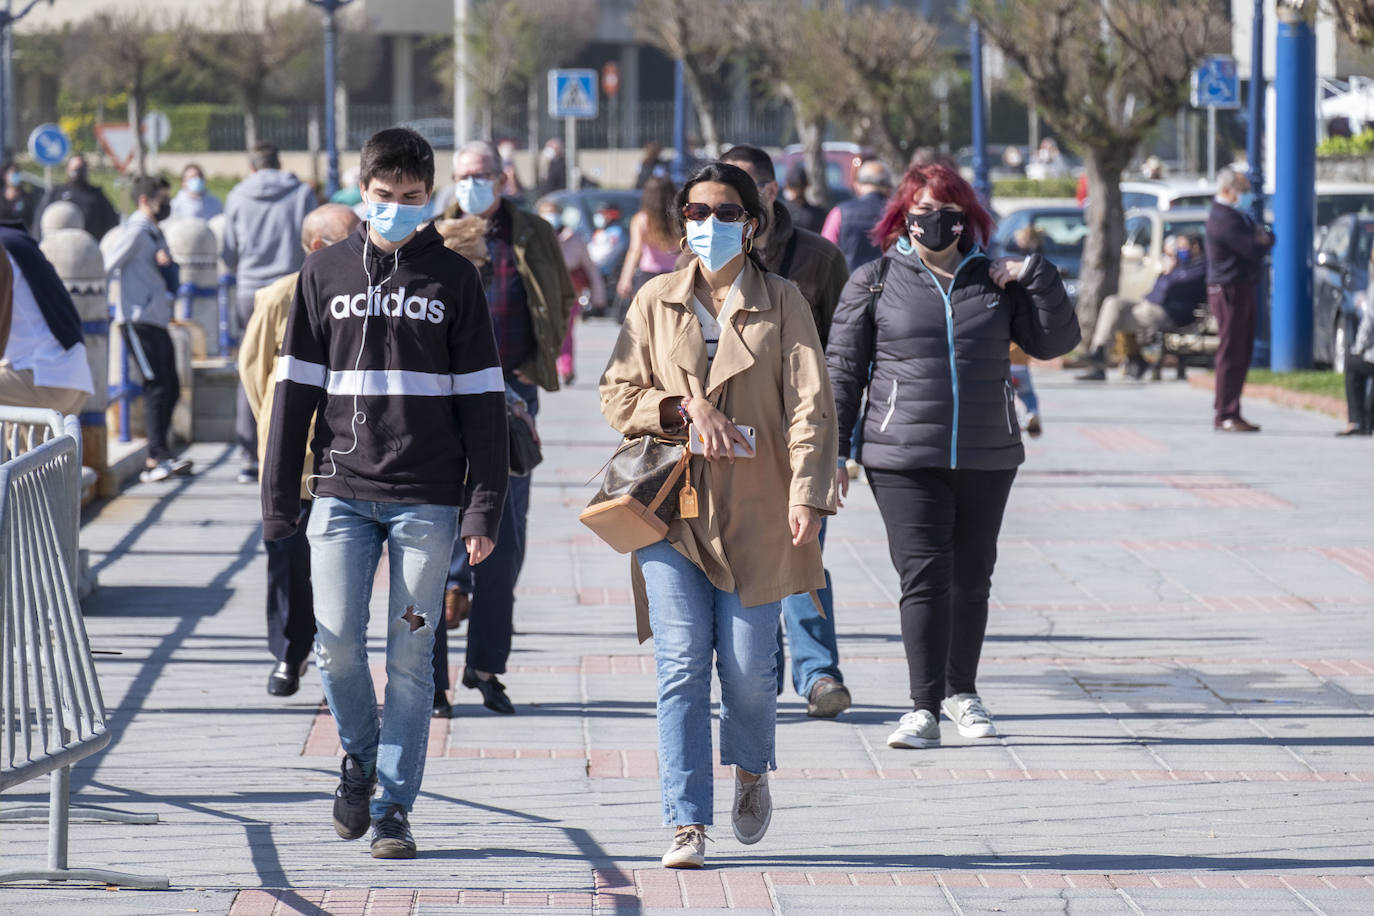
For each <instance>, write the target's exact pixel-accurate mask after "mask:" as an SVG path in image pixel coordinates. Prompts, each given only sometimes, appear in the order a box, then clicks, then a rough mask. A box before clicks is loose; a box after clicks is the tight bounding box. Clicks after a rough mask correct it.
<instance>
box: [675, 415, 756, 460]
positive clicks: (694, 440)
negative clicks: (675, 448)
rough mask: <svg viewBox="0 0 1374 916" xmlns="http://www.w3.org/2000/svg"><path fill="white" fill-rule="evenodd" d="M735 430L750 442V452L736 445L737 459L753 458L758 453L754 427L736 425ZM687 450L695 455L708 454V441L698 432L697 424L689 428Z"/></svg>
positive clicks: (741, 424)
mask: <svg viewBox="0 0 1374 916" xmlns="http://www.w3.org/2000/svg"><path fill="white" fill-rule="evenodd" d="M735 429H737V430H739V431H740V433H741V434H742V435H743V436H744V438H746V439H748V440H749V451H748V452H745V451H743V450H742V449H740V447H739V443H734V449H735V457H736V458H753V457H754V455H755V453H756V452H757V451H758V449H757V448H756V441H757V437H756V435H755V432H754V427H752V426H745V425H744V424H743V423H736V424H735ZM687 450H688V451H690V452H691V453H692V454H693V455H704V454H705V453H706V440H705V439H703V438H702V436H701V433H699V432H697V427H696V424H695V423H694V424H692V425H691V426H689V427H687Z"/></svg>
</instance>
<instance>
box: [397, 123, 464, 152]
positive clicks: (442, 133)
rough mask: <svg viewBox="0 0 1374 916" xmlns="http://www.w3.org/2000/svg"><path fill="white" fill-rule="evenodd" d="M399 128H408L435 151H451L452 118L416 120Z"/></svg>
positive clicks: (452, 144) (452, 143)
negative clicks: (422, 138)
mask: <svg viewBox="0 0 1374 916" xmlns="http://www.w3.org/2000/svg"><path fill="white" fill-rule="evenodd" d="M400 126H401V127H409V128H410V129H411V130H413V131H415V132H416V133H417V134H419V135H420V136H422V137H424V138H425V139H426V140H428V141H429V145H430V146H432V147H434V148H435V149H453V146H454V142H453V119H452V118H417V119H416V120H414V121H406V122H405V123H403V124H401V125H400Z"/></svg>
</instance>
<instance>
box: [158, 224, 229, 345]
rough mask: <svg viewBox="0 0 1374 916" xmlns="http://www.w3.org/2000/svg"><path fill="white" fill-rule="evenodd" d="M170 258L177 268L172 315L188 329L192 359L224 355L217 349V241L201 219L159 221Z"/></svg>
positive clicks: (218, 341) (218, 342)
mask: <svg viewBox="0 0 1374 916" xmlns="http://www.w3.org/2000/svg"><path fill="white" fill-rule="evenodd" d="M162 234H163V235H164V236H166V238H167V247H168V248H169V249H171V252H172V260H174V261H176V262H177V266H178V267H179V268H180V269H181V288H180V289H178V290H177V302H176V309H175V315H176V318H177V320H178V321H179V322H185V323H187V324H188V326H189V329H190V331H191V335H192V336H191V344H192V346H191V355H192V356H193V357H194V358H196V359H204V358H205V357H207V356H224V355H226V354H225V353H224V352H223V351H222V350H221V349H220V339H219V290H218V288H217V286H216V281H217V279H218V273H219V272H218V266H219V243H218V242H217V241H216V240H215V234H214V233H213V232H212V231H211V230H210V227H209V226H208V225H206V223H205V220H202V219H195V218H191V219H171V220H167V221H166V222H164V223H163V224H162Z"/></svg>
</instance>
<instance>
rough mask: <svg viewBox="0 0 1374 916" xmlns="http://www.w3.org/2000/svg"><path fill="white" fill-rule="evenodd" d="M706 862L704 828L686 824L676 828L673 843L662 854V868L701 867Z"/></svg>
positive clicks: (699, 825) (698, 825)
mask: <svg viewBox="0 0 1374 916" xmlns="http://www.w3.org/2000/svg"><path fill="white" fill-rule="evenodd" d="M705 864H706V828H705V827H704V826H703V825H701V824H688V825H687V826H686V827H679V828H677V833H675V834H673V845H672V846H670V847H668V851H667V852H665V853H664V854H663V867H664V868H701V866H703V865H705Z"/></svg>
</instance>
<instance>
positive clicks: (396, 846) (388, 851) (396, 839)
mask: <svg viewBox="0 0 1374 916" xmlns="http://www.w3.org/2000/svg"><path fill="white" fill-rule="evenodd" d="M372 858H374V859H413V858H415V838H414V837H413V836H411V835H410V821H409V820H408V819H407V818H406V809H404V808H402V807H401V806H400V805H392V806H391V807H390V808H387V809H386V814H383V815H382V816H381V817H379V818H377V819H376V820H375V821H373V822H372Z"/></svg>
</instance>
